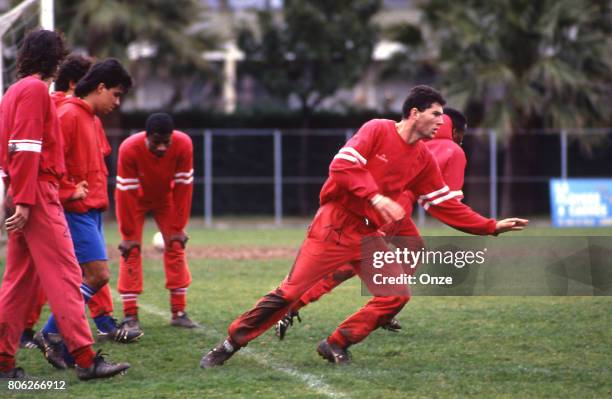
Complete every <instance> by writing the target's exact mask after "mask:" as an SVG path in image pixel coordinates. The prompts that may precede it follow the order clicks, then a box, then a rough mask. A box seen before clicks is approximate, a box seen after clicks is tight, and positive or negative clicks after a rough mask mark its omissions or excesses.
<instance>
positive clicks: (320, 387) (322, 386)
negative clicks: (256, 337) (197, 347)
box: [111, 289, 347, 398]
mask: <svg viewBox="0 0 612 399" xmlns="http://www.w3.org/2000/svg"><path fill="white" fill-rule="evenodd" d="M111 291H112V294H113V296H114V297H115V298H118V297H119V294H118V293H117V292H116V291H115V290H114V289H111ZM138 307H139V308H140V309H142V310H144V311H145V312H146V313H149V314H152V315H155V316H158V317H160V318H163V319H168V318H169V316H170V312H165V311H163V310H161V309H159V308H158V307H156V306H153V305H150V304H147V303H143V302H141V301H138ZM195 331H196V332H199V333H202V334H204V335H206V336H207V337H209V338H213V339H217V340H219V339H221V338H223V337H225V334H221V333H219V332H218V331H216V330H215V329H213V328H210V327H204V326H202V325H200V327H199V328H196V329H195ZM240 352H242V353H244V355H245V356H248V357H250V358H251V359H253V360H255V361H256V362H257V363H259V364H261V365H262V366H266V367H269V368H271V369H273V370H276V371H279V372H281V373H284V374H287V375H290V376H291V377H294V378H297V379H298V380H301V381H302V382H303V383H305V384H306V386H307V387H308V388H310V389H312V390H313V391H315V392H316V393H318V394H321V395H325V396H328V397H330V398H344V397H346V396H347V395H346V394H344V393H342V392H339V391H337V390H335V389H333V388H332V387H331V386H329V385H328V384H326V383H325V382H323V380H321V379H320V378H319V377H317V376H315V375H312V374H309V373H304V372H301V371H299V370H297V369H295V368H293V367H291V366H287V365H285V364H277V363H278V362H277V361H276V360H274V361H272V360H270V359H268V358H267V356H265V355H263V354H261V353H259V352H257V351H255V350H253V349H251V348H242V349H241V350H240Z"/></svg>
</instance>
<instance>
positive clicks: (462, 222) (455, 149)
mask: <svg viewBox="0 0 612 399" xmlns="http://www.w3.org/2000/svg"><path fill="white" fill-rule="evenodd" d="M442 117H443V119H444V123H443V124H442V125H441V126H440V127H439V128H438V130H437V132H436V134H435V136H434V138H433V139H431V140H426V141H425V145H426V146H427V149H428V150H429V151H431V153H432V154H433V156H434V158H435V160H436V162H437V163H438V167H439V168H440V172H441V173H442V178H443V179H444V182H445V183H446V185H447V186H448V188H449V190H448V193H447V194H446V195H448V196H452V197H454V198H453V199H449V200H450V201H460V200H461V199H462V198H463V191H462V189H463V180H464V173H465V166H466V157H465V153H464V151H463V149H462V148H461V143H462V142H463V137H464V135H465V132H466V130H467V119H466V117H465V115H463V113H461V112H460V111H458V110H456V109H454V108H450V107H445V108H444V115H443V116H442ZM416 200H417V198H416V197H415V195H414V193H412V192H410V191H405V192H404V193H402V195H401V197H400V199H399V200H398V202H399V203H401V205H402V206H403V207H404V210H405V212H406V215H407V216H406V218H404V219H403V220H402V221H401V222H400V223H399V225H398V224H395V223H389V224H387V225H385V226H383V227H381V231H382V232H383V233H385V236H386V237H387V238H388V239H394V240H396V241H400V242H399V243H398V242H395V243H394V244H395V245H398V246H402V244H403V243H409V244H412V246H413V248H408V249H409V250H411V251H412V250H415V251H418V250H420V249H421V248H422V247H423V245H424V243H423V242H422V240H421V238H420V234H419V231H418V229H417V228H416V225H415V224H414V223H413V222H412V220H410V215H412V209H413V206H414V202H415V201H416ZM426 203H427V202H423V205H425V204H426ZM448 204H450V202H448V200H447V201H442V202H441V203H439V204H435V205H433V206H432V205H429V206H427V211H428V212H429V213H430V214H432V216H434V217H436V218H437V219H439V220H440V221H442V222H443V223H445V224H447V225H449V226H451V227H454V228H456V229H458V230H461V231H466V232H469V233H471V234H480V235H485V234H491V233H496V231H491V230H490V228H489V227H490V225H489V224H490V219H486V218H482V217H479V216H478V215H476V214H474V213H473V212H470V211H469V210H468V209H467V208H466V209H464V210H463V211H462V212H460V213H458V212H457V210H456V208H454V207H448V206H447V205H448ZM449 212H450V213H449ZM403 237H408V238H409V240H408V241H407V240H406V239H403ZM402 241H403V243H402ZM414 271H416V269H415V268H412V269H411V272H414ZM355 273H356V271H355V269H354V268H353V267H352V265H351V264H347V265H345V266H342V267H340V268H338V269H337V270H335V271H334V272H333V273H331V274H329V275H327V276H325V277H324V278H322V279H321V280H320V281H319V282H318V283H317V284H315V285H314V286H313V287H312V288H311V289H309V290H308V291H307V292H305V293H304V294H303V295H302V296H301V297H300V299H299V300H298V301H296V302H295V303H294V304H293V306H292V307H291V310H290V311H289V312H287V314H286V315H285V316H284V317H283V318H282V319H281V320H279V321H278V322H277V323H276V325H275V330H276V335H277V336H278V337H279V338H280V339H281V340H282V339H283V338H284V337H285V334H286V332H287V330H288V329H289V327H290V326H292V325H293V321H294V319H295V318H297V319H298V320H299V321H301V318H300V315H299V310H300V309H302V308H303V307H305V306H306V305H308V304H309V303H311V302H315V301H317V300H318V299H319V298H321V297H322V296H323V295H325V294H327V293H329V292H330V291H331V290H333V289H334V288H335V287H337V286H338V285H340V284H342V283H343V282H344V281H346V280H348V279H350V278H352V277H354V276H355ZM381 327H382V328H385V329H387V330H389V331H393V332H396V331H398V330H399V329H401V325H400V324H399V322H398V321H397V320H396V319H395V318H393V319H391V320H390V321H389V323H388V324H386V325H383V326H381Z"/></svg>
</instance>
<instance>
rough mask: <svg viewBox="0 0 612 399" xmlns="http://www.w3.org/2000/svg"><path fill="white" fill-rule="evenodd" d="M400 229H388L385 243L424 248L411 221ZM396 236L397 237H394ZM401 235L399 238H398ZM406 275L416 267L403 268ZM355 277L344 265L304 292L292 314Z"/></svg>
mask: <svg viewBox="0 0 612 399" xmlns="http://www.w3.org/2000/svg"><path fill="white" fill-rule="evenodd" d="M410 210H411V208H410V209H406V214H407V215H409V214H410V213H409V211H410ZM402 222H403V223H402V228H401V229H399V230H396V229H390V230H389V231H387V233H388V234H389V235H388V236H386V237H385V240H386V241H387V242H391V243H392V244H394V245H395V246H396V247H397V248H400V249H403V248H407V249H408V250H410V251H418V250H420V249H421V248H424V247H425V242H424V241H423V239H422V238H421V236H420V234H419V231H418V229H417V228H416V225H415V224H414V222H412V220H405V221H402ZM396 234H397V235H396ZM400 234H401V236H400ZM404 271H405V272H406V274H409V275H412V274H414V273H415V272H416V266H415V267H413V268H410V267H408V268H406V267H404ZM354 276H355V269H354V268H353V266H352V265H351V264H346V265H344V266H341V267H339V268H338V269H336V270H334V272H333V273H330V274H328V275H326V276H324V277H323V278H322V279H321V280H320V281H319V282H318V283H316V284H315V285H314V286H313V287H312V288H311V289H309V290H308V291H306V292H305V293H304V295H302V296H301V297H300V299H299V300H298V301H297V302H295V304H293V306H292V307H291V311H292V312H297V311H299V310H300V309H301V308H303V307H304V306H306V305H308V304H309V303H311V302H315V301H318V300H319V299H320V298H321V297H322V296H323V295H325V294H327V293H329V292H331V291H332V290H333V289H334V288H336V287H337V286H339V285H340V284H342V283H343V282H345V281H346V280H349V279H351V278H353V277H354Z"/></svg>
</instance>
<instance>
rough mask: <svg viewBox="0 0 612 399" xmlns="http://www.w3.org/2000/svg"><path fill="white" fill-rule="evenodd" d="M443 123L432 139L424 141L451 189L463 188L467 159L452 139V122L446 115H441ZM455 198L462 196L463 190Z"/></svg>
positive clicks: (458, 189)
mask: <svg viewBox="0 0 612 399" xmlns="http://www.w3.org/2000/svg"><path fill="white" fill-rule="evenodd" d="M442 117H443V118H444V124H443V125H442V126H440V128H439V129H438V132H437V133H436V135H435V137H434V139H433V140H429V141H427V142H425V145H426V146H427V149H428V150H429V151H431V153H432V154H433V156H434V158H435V159H436V161H437V162H438V166H439V167H440V172H442V178H443V179H444V182H445V183H446V184H447V185H448V188H449V189H450V190H451V191H461V190H462V189H463V176H464V175H465V166H466V164H467V159H466V158H465V152H463V148H461V146H460V145H459V144H457V143H455V142H454V141H453V133H452V132H453V122H452V120H451V118H449V116H448V115H443V116H442ZM457 198H463V192H462V191H461V195H459V196H457Z"/></svg>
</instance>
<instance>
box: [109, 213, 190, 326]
mask: <svg viewBox="0 0 612 399" xmlns="http://www.w3.org/2000/svg"><path fill="white" fill-rule="evenodd" d="M148 211H152V212H153V218H154V219H155V222H156V223H157V227H158V228H159V231H161V233H162V235H163V236H164V241H165V242H166V243H167V245H166V247H165V249H164V271H165V272H166V288H167V289H169V290H177V289H180V288H187V287H188V286H189V284H190V283H191V273H190V272H189V267H188V265H187V259H186V257H185V250H184V249H183V247H182V246H181V245H180V244H179V243H178V242H177V241H174V242H172V243H168V241H169V238H170V236H171V235H172V234H176V233H177V232H173V231H172V230H171V226H172V218H173V216H174V215H175V212H174V207H173V206H172V203H171V202H164V203H161V204H153V205H146V204H140V205H139V206H138V207H137V209H135V210H134V215H133V217H134V220H135V224H136V226H131V227H132V228H133V233H132V234H126V232H125V231H123V230H122V231H121V238H122V239H123V240H126V241H136V242H138V243H139V244H142V229H143V226H144V221H145V215H146V213H147V212H148ZM122 224H123V223H122V222H121V221H119V225H120V226H121V225H122ZM117 289H118V290H119V293H120V294H122V300H123V301H124V312H125V313H126V314H128V313H129V312H131V311H132V310H131V309H130V306H129V304H128V302H130V299H131V298H133V297H132V295H138V294H141V293H142V290H143V275H142V257H141V254H140V251H139V250H132V251H130V254H129V256H128V258H127V260H126V259H124V258H123V257H121V259H120V260H119V280H118V282H117ZM174 296H175V297H176V296H177V295H176V294H175V295H174ZM126 298H128V299H126ZM171 301H176V298H171ZM185 301H186V300H185V292H184V291H183V292H182V303H180V304H178V305H177V304H175V303H171V307H172V308H173V311H175V310H183V309H184V307H185ZM134 302H135V301H134ZM177 306H178V307H177ZM175 307H177V308H176V309H175ZM128 309H129V310H128ZM133 311H135V309H134V310H133Z"/></svg>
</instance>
